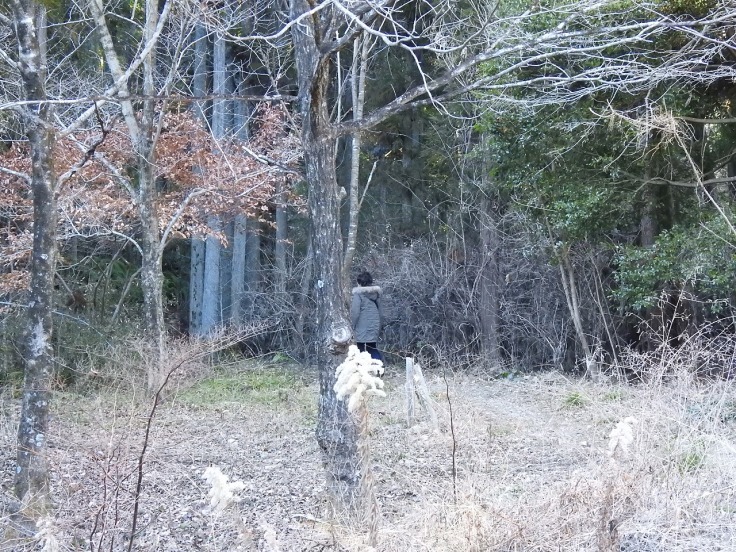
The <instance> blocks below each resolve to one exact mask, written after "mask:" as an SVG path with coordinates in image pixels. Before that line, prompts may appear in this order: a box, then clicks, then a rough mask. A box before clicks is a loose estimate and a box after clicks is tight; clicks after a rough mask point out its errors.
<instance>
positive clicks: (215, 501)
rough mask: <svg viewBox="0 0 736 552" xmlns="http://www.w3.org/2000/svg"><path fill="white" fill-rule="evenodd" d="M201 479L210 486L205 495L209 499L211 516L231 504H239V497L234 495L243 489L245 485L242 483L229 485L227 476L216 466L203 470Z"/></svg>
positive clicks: (235, 482) (236, 482) (237, 482)
mask: <svg viewBox="0 0 736 552" xmlns="http://www.w3.org/2000/svg"><path fill="white" fill-rule="evenodd" d="M202 477H204V478H205V479H206V480H207V482H208V483H209V484H210V485H211V488H210V491H209V493H207V495H208V496H209V497H210V508H211V509H212V513H213V514H219V513H220V512H222V511H223V510H225V508H227V507H228V506H229V505H230V504H232V503H233V502H240V497H238V496H236V495H235V493H237V492H240V491H242V490H243V489H245V483H243V482H242V481H233V482H232V483H229V482H228V480H227V475H225V474H224V473H222V471H220V468H218V467H217V466H210V467H209V468H207V469H206V470H204V475H203V476H202Z"/></svg>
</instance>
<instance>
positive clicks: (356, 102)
mask: <svg viewBox="0 0 736 552" xmlns="http://www.w3.org/2000/svg"><path fill="white" fill-rule="evenodd" d="M369 49H370V46H369V40H368V38H367V37H364V38H363V39H361V38H360V37H359V38H356V39H355V40H354V41H353V77H352V79H351V83H352V96H353V121H359V120H360V119H362V118H363V106H364V105H365V73H366V66H367V64H368V50H369ZM361 141H362V140H361V135H360V132H359V131H356V132H354V133H353V135H352V137H351V146H352V147H351V151H350V190H349V191H348V197H349V199H350V213H349V223H348V237H347V242H346V244H345V261H344V265H343V273H342V277H343V281H344V282H345V286H346V290H345V291H346V296H347V291H348V289H349V287H350V270H351V268H352V266H353V257H354V256H355V244H356V241H357V239H358V217H359V216H360V204H361V201H360V196H359V189H358V188H359V183H360V145H361Z"/></svg>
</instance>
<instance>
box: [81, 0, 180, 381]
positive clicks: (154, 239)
mask: <svg viewBox="0 0 736 552" xmlns="http://www.w3.org/2000/svg"><path fill="white" fill-rule="evenodd" d="M88 5H89V8H90V11H91V14H92V17H93V19H94V22H95V27H96V28H97V33H98V36H99V39H100V45H101V47H102V52H103V54H104V56H105V61H106V62H107V65H108V67H109V69H110V73H111V75H112V77H113V78H114V79H115V82H116V83H117V86H118V87H119V92H118V95H119V97H120V108H121V111H122V114H123V119H124V120H125V124H126V127H127V130H128V134H129V135H130V139H131V142H132V144H133V147H134V149H135V153H136V161H137V162H136V168H137V171H138V174H137V184H138V185H137V189H136V190H135V191H134V197H133V200H134V201H135V204H136V209H137V211H138V217H139V219H140V222H141V235H142V237H141V244H140V245H141V257H142V259H141V287H142V288H143V302H144V306H143V310H144V320H145V324H146V333H147V336H148V339H149V341H150V342H151V344H152V346H153V351H152V353H151V354H152V355H153V357H154V358H152V359H151V365H152V366H158V364H159V362H160V361H161V358H162V355H163V347H164V339H165V328H164V313H163V297H162V292H163V268H162V257H163V248H164V244H163V243H162V242H161V232H160V229H159V220H158V211H157V206H156V196H157V191H156V183H155V171H154V167H155V163H156V159H155V154H154V145H155V141H156V139H157V132H156V125H155V120H154V118H155V115H156V100H155V99H154V98H155V96H156V84H155V82H154V68H155V67H156V54H155V52H156V48H155V47H152V45H154V43H155V41H156V29H157V26H158V24H159V21H160V19H162V18H166V17H167V16H168V13H169V9H170V7H171V3H166V4H164V6H163V9H162V11H161V13H159V4H158V2H157V1H156V0H146V3H145V10H146V14H145V26H144V29H143V44H144V45H145V46H146V47H148V49H147V50H146V51H147V54H146V55H145V57H144V58H143V63H142V66H143V74H142V77H143V94H144V97H145V99H144V100H142V102H141V107H140V112H139V115H137V114H136V109H135V107H134V106H133V102H132V100H131V99H130V91H129V88H128V78H129V77H127V76H126V74H125V71H123V68H122V66H121V63H120V59H119V56H118V52H117V50H116V44H115V41H114V39H113V37H112V34H111V33H110V30H109V28H108V26H107V21H106V19H105V17H106V16H105V12H104V11H103V9H104V5H103V4H102V3H101V2H96V1H90V2H89V4H88Z"/></svg>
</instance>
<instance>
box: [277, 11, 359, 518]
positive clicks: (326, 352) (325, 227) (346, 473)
mask: <svg viewBox="0 0 736 552" xmlns="http://www.w3.org/2000/svg"><path fill="white" fill-rule="evenodd" d="M308 10H309V6H308V5H307V3H306V2H305V1H304V0H291V17H292V19H295V18H296V17H299V16H300V15H301V14H303V13H305V12H307V11H308ZM318 20H319V18H316V17H308V18H305V19H303V20H302V22H301V23H300V24H298V25H294V27H293V28H292V37H293V39H294V42H295V55H296V68H297V77H298V83H299V99H300V111H301V115H302V125H303V127H302V146H303V148H304V169H305V171H304V172H305V175H306V180H307V185H308V187H309V198H308V205H309V212H310V222H311V237H312V249H313V251H314V258H315V263H314V268H315V279H316V282H317V286H316V289H315V293H314V299H315V303H316V305H315V306H316V318H317V335H316V338H317V340H318V341H317V359H318V360H317V362H318V367H319V384H320V395H319V417H318V422H317V432H316V434H317V442H318V443H319V446H320V448H321V449H322V458H323V462H324V466H325V469H326V475H327V482H328V488H329V489H330V491H331V493H332V496H333V498H334V499H335V503H336V504H337V505H339V506H342V507H349V508H356V507H357V506H358V504H359V500H358V499H359V494H360V493H359V489H360V476H361V473H360V470H359V465H360V463H359V456H358V449H357V427H356V423H355V420H354V419H353V417H352V416H351V415H350V413H349V412H348V410H347V405H346V403H345V401H340V400H338V399H337V396H336V394H335V390H334V385H335V370H336V368H337V366H338V365H339V364H340V363H341V362H342V361H343V360H344V358H345V355H346V352H347V347H348V345H349V343H350V342H351V340H352V332H351V330H350V324H349V321H348V313H347V305H346V302H345V298H344V296H343V287H342V237H341V232H340V223H339V209H340V205H339V199H338V193H337V176H336V174H335V136H333V133H332V132H331V126H330V121H329V112H328V99H329V96H328V93H329V85H330V76H331V75H330V73H331V59H330V58H329V57H323V56H322V55H321V53H320V46H321V43H322V40H323V39H325V40H326V38H325V37H322V36H321V34H320V33H321V29H320V28H319V26H318V25H316V24H315V21H318Z"/></svg>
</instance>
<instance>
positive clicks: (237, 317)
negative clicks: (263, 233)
mask: <svg viewBox="0 0 736 552" xmlns="http://www.w3.org/2000/svg"><path fill="white" fill-rule="evenodd" d="M245 229H246V222H245V216H243V215H238V216H236V217H235V222H234V223H233V244H232V248H233V256H232V269H231V274H232V281H231V284H230V323H231V324H232V325H233V326H234V327H236V328H237V327H239V326H241V325H242V324H243V295H244V293H245V251H246V246H247V237H246V236H247V234H246V230H245Z"/></svg>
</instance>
